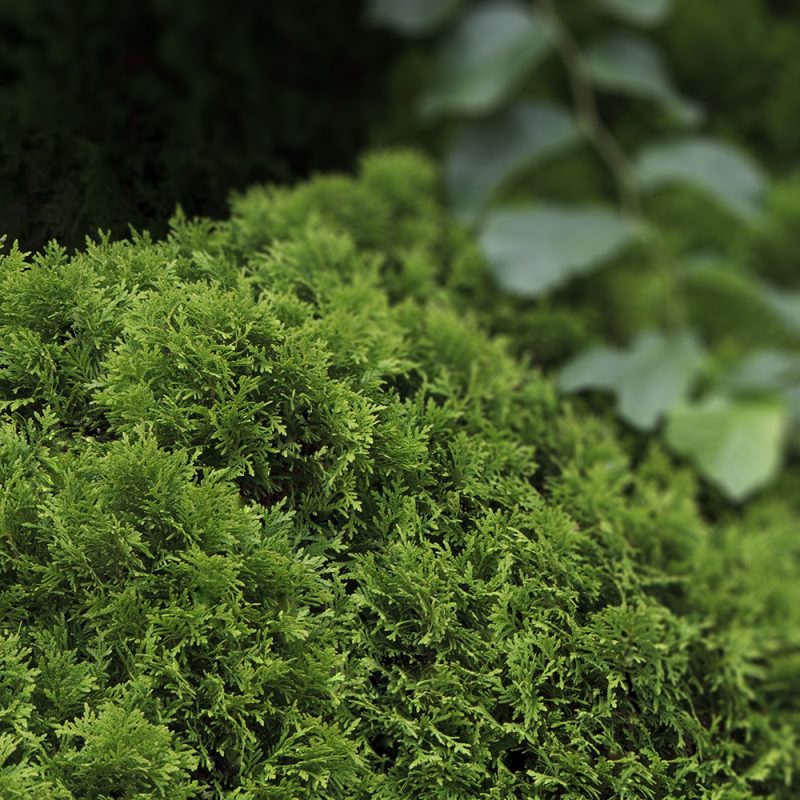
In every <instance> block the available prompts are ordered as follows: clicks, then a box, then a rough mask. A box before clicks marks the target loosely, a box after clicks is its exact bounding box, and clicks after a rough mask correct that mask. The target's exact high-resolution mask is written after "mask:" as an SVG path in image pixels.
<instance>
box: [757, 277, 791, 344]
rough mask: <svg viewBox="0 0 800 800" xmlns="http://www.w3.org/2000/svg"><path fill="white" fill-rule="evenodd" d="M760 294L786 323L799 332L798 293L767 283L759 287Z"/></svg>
mask: <svg viewBox="0 0 800 800" xmlns="http://www.w3.org/2000/svg"><path fill="white" fill-rule="evenodd" d="M760 294H761V296H762V297H763V298H764V300H765V301H766V302H767V304H768V305H769V307H770V308H771V309H772V310H773V311H774V312H775V313H776V314H777V315H778V316H779V317H780V319H781V320H782V321H783V322H784V323H785V324H786V325H788V326H789V327H790V328H791V329H792V330H793V331H797V332H798V333H800V294H798V293H796V292H787V291H786V290H785V289H775V288H773V287H771V286H768V285H763V286H762V287H761V289H760Z"/></svg>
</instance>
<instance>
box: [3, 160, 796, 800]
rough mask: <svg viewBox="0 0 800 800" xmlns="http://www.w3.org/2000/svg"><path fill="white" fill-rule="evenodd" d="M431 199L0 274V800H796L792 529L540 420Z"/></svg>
mask: <svg viewBox="0 0 800 800" xmlns="http://www.w3.org/2000/svg"><path fill="white" fill-rule="evenodd" d="M436 196H437V179H436V176H435V174H434V173H433V171H432V170H431V169H430V167H429V166H428V165H427V164H426V163H425V162H423V161H420V160H418V159H417V158H415V157H414V156H411V155H408V154H403V153H399V154H389V155H380V156H372V157H370V158H367V159H366V160H364V162H363V164H362V168H361V173H360V176H359V177H358V178H356V179H352V178H347V177H342V176H338V177H322V178H319V179H316V180H314V181H312V182H309V183H306V184H304V185H302V186H300V187H298V188H295V189H281V188H266V189H264V188H261V189H254V190H252V191H250V192H248V193H246V194H244V195H241V196H239V197H238V198H236V200H235V201H234V203H233V209H232V215H231V218H230V219H229V220H227V221H224V222H220V223H211V222H208V221H202V220H200V221H187V220H186V219H185V218H183V217H181V216H178V217H176V218H175V219H174V220H173V222H172V229H171V233H170V235H169V236H168V237H167V238H166V239H164V240H162V241H152V240H151V239H150V238H148V237H147V236H139V235H137V236H134V237H132V238H131V239H130V240H126V241H118V242H112V241H110V240H109V239H108V238H103V237H101V238H100V239H99V240H98V241H95V242H88V243H87V245H86V247H85V249H84V250H83V251H82V252H80V253H77V254H75V255H73V256H67V254H66V253H65V252H64V250H63V249H61V248H59V247H58V246H56V245H51V246H49V247H48V248H46V249H45V250H44V251H42V252H41V253H39V254H36V255H33V256H29V255H24V254H23V253H21V252H20V251H19V250H18V249H17V248H15V247H10V248H7V252H6V254H5V255H4V256H3V258H2V261H0V414H2V417H1V418H0V422H1V424H0V485H1V486H2V489H1V490H0V520H2V522H1V523H0V524H1V525H2V528H0V796H2V797H3V798H9V800H13V799H17V798H19V799H21V798H32V797H36V798H43V800H56V799H57V800H78V798H80V799H83V798H92V799H93V800H100V798H104V799H106V800H109V799H110V798H125V800H132V799H133V798H136V799H137V800H144V798H170V799H173V798H186V800H189V799H190V798H191V799H192V800H200V799H201V798H202V799H203V800H207V799H209V798H236V799H237V800H288V799H289V798H307V799H308V800H311V799H312V798H319V799H320V800H324V799H325V798H341V799H342V800H345V798H348V799H350V798H356V799H357V798H364V800H366V798H383V799H384V800H395V799H397V800H400V799H401V798H402V799H403V800H406V799H410V798H432V799H433V798H438V799H441V800H444V799H445V798H447V800H455V799H456V798H458V799H461V798H463V799H464V800H466V799H467V798H484V800H489V799H490V798H491V799H492V800H506V799H507V798H531V797H536V798H597V799H599V798H692V797H697V798H701V797H715V798H751V797H764V798H767V797H770V798H780V797H785V798H789V797H794V796H797V795H796V792H797V790H798V788H800V785H799V784H798V779H797V774H798V772H797V771H798V768H800V764H799V763H798V749H797V738H798V733H800V721H799V720H798V716H799V715H798V704H797V698H796V692H795V690H794V688H793V687H795V688H796V680H797V677H798V656H797V652H798V644H800V643H798V630H800V624H799V623H800V620H798V614H799V613H800V612H798V609H800V598H798V597H797V594H798V586H800V582H798V581H797V577H798V570H797V568H796V566H797V561H798V558H800V554H798V549H800V540H798V538H797V537H796V535H795V534H796V531H795V530H794V528H793V525H792V520H793V517H792V515H793V514H796V513H797V509H796V508H791V507H790V506H789V505H788V503H787V502H784V501H782V500H780V497H779V496H778V495H776V496H774V497H773V498H772V499H771V500H769V501H764V504H763V505H762V506H758V507H756V506H753V507H752V510H751V511H750V512H749V513H748V515H739V516H738V517H736V519H734V520H733V521H727V522H724V523H723V522H719V521H716V522H713V521H711V520H709V519H707V518H705V517H704V515H703V513H702V512H701V509H700V508H699V507H698V505H697V503H696V502H695V499H694V497H695V493H696V492H695V490H696V487H695V482H694V478H693V476H692V475H691V474H690V473H689V472H687V471H682V470H679V469H677V468H676V467H675V465H674V464H673V463H671V462H670V460H669V459H668V458H667V457H666V456H665V455H664V454H663V453H662V452H661V451H660V450H659V449H658V448H657V447H646V446H645V447H644V448H641V447H639V448H638V449H637V451H636V452H635V453H634V452H633V451H631V450H630V448H628V447H627V446H626V445H624V444H623V443H621V442H620V440H619V439H618V438H617V437H616V435H615V433H614V432H613V431H612V430H611V428H610V426H609V424H608V422H607V421H606V420H604V419H603V418H600V417H593V416H591V415H589V414H587V413H586V412H580V413H578V412H577V411H576V410H575V409H573V408H571V407H570V406H569V405H567V404H565V403H564V402H562V401H561V400H560V399H559V398H558V396H557V394H556V392H555V389H554V387H553V385H552V383H551V382H550V381H549V380H548V379H546V378H545V377H543V376H542V375H540V374H539V373H538V372H536V371H535V370H534V369H533V368H532V367H530V366H529V365H528V364H526V363H524V362H522V361H520V360H518V359H517V358H516V357H514V356H512V355H511V354H510V351H509V350H508V349H507V347H506V344H505V343H504V342H503V341H502V340H500V339H497V338H493V337H491V336H489V335H488V334H487V333H486V331H485V330H484V328H483V327H482V325H481V324H480V323H479V322H478V321H476V318H474V317H473V316H472V315H471V313H470V311H469V308H470V303H471V302H472V299H471V298H470V294H469V287H470V286H475V285H479V281H477V280H475V276H474V273H475V271H476V270H479V269H481V268H482V267H481V264H480V261H479V259H478V258H477V256H476V251H475V249H474V247H473V245H472V244H471V243H470V241H469V239H468V238H467V237H466V236H465V235H464V234H463V232H461V231H460V230H459V229H457V228H455V227H453V226H452V225H451V224H450V223H449V222H448V220H447V219H446V218H445V217H444V216H443V214H442V212H441V211H440V208H439V206H438V204H437V202H436ZM473 299H474V300H475V301H476V302H477V298H473ZM795 495H796V493H795ZM787 496H792V494H791V492H787ZM776 563H777V564H779V565H780V568H779V569H773V568H771V566H770V565H771V564H776ZM765 575H769V577H770V580H769V581H765V580H764V576H765Z"/></svg>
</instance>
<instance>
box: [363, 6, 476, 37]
mask: <svg viewBox="0 0 800 800" xmlns="http://www.w3.org/2000/svg"><path fill="white" fill-rule="evenodd" d="M461 2H462V0H369V5H368V8H367V13H368V15H369V19H370V21H371V22H373V23H374V24H376V25H380V26H382V27H384V28H389V29H390V30H394V31H397V33H401V34H404V35H406V36H420V35H423V34H426V33H430V32H432V31H434V30H436V29H437V28H438V27H439V26H441V25H442V24H443V23H444V22H445V21H446V20H447V19H448V18H449V17H450V16H451V15H452V14H453V12H454V11H455V10H456V9H457V8H458V7H459V6H460V5H461Z"/></svg>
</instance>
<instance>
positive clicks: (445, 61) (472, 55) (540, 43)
mask: <svg viewBox="0 0 800 800" xmlns="http://www.w3.org/2000/svg"><path fill="white" fill-rule="evenodd" d="M551 33H552V27H551V24H550V22H549V20H547V19H546V18H545V16H544V15H543V14H540V13H537V12H536V11H534V10H532V9H531V8H530V7H529V6H528V5H526V4H522V3H518V2H513V0H497V2H491V3H484V4H480V5H477V6H475V7H474V8H472V9H471V10H470V12H469V13H468V14H467V15H466V16H465V17H464V18H463V19H462V20H461V22H460V23H459V24H458V26H457V27H456V28H455V29H454V30H453V31H452V33H451V34H450V35H449V36H448V37H447V39H446V40H445V41H444V42H443V44H442V49H441V51H440V53H439V58H438V60H437V63H436V66H435V68H434V76H433V80H432V82H431V86H430V88H429V89H428V91H427V92H426V93H425V94H424V95H423V97H422V100H421V104H420V113H421V114H422V115H423V116H425V117H429V118H430V117H435V116H440V115H443V114H448V113H453V114H486V113H488V112H490V111H493V110H494V109H495V108H497V107H498V106H499V105H500V104H501V103H502V102H503V100H505V99H506V97H507V96H508V94H509V93H510V92H511V91H512V90H513V88H514V87H515V86H516V85H517V83H518V82H519V81H520V80H521V79H522V78H523V77H524V76H525V75H526V74H527V73H528V72H530V70H531V69H532V68H533V67H534V65H535V64H537V63H538V62H539V61H540V60H541V59H542V58H543V57H544V55H545V54H546V53H547V51H548V49H549V47H550V41H551Z"/></svg>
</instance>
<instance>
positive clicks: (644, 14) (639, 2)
mask: <svg viewBox="0 0 800 800" xmlns="http://www.w3.org/2000/svg"><path fill="white" fill-rule="evenodd" d="M598 2H599V3H600V5H601V6H603V8H605V9H606V10H607V11H609V12H610V13H612V14H614V15H615V16H616V17H617V18H619V19H621V20H622V21H623V22H628V23H630V24H631V25H646V26H647V25H657V24H658V23H659V22H663V20H664V19H665V18H666V16H667V15H668V14H669V12H670V11H671V10H672V0H598Z"/></svg>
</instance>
